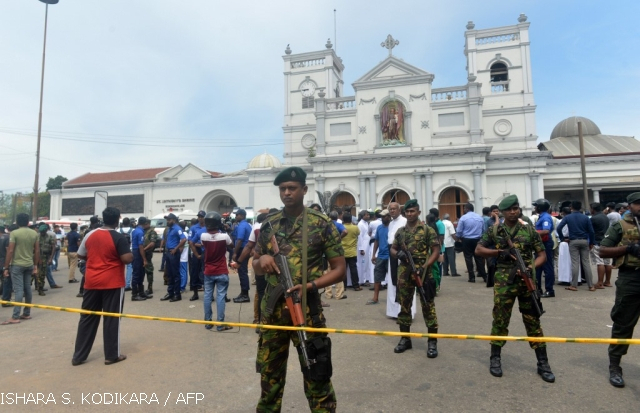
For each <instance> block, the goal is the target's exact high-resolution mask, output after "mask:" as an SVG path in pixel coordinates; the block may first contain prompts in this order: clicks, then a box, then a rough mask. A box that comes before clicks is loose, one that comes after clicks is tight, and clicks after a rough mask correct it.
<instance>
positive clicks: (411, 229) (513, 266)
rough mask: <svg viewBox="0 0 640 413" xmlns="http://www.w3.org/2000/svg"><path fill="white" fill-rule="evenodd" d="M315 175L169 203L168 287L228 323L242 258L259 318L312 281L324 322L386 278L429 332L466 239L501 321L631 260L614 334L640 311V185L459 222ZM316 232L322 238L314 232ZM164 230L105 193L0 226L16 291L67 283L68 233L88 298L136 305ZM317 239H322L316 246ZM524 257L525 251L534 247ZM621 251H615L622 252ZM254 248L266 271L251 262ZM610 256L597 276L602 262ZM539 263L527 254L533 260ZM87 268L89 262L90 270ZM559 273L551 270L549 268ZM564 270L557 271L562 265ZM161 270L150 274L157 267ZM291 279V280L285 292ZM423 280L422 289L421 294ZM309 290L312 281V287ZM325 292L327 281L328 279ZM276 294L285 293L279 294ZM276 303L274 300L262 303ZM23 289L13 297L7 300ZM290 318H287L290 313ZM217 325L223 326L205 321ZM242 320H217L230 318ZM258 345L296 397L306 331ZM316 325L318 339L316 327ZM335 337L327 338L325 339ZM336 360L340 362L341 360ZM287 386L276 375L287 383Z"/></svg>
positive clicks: (533, 318) (405, 341)
mask: <svg viewBox="0 0 640 413" xmlns="http://www.w3.org/2000/svg"><path fill="white" fill-rule="evenodd" d="M304 179H305V174H304V171H302V170H301V169H300V168H288V169H285V170H284V171H283V172H282V173H281V174H280V175H278V177H277V178H276V181H275V182H274V184H275V185H276V186H278V187H279V190H280V195H281V200H282V202H283V204H284V208H283V209H275V208H274V209H271V210H266V209H265V210H261V211H259V215H258V216H257V217H256V222H254V223H250V222H248V221H247V220H246V212H245V211H244V210H242V209H240V210H238V211H237V212H236V214H235V219H234V220H233V222H230V221H225V220H224V219H223V217H222V216H221V215H220V214H218V213H217V212H206V211H200V212H199V213H198V214H197V218H196V219H194V220H193V221H191V222H184V221H180V220H179V219H178V217H177V216H176V215H174V214H172V213H171V214H168V215H167V216H166V217H165V218H166V221H167V228H166V230H165V231H164V234H163V235H162V237H161V240H160V249H161V251H162V267H161V268H160V271H162V273H163V279H164V284H165V286H166V288H167V292H166V294H165V295H164V296H163V297H162V298H161V299H160V300H161V301H167V302H177V301H180V300H182V294H183V293H184V292H185V291H186V288H187V284H188V285H189V289H190V290H191V293H192V296H191V297H190V300H191V301H195V300H199V299H200V296H199V292H204V297H203V309H204V316H203V317H204V319H205V320H207V321H211V320H212V319H213V310H212V303H213V302H216V310H217V314H216V320H217V321H219V322H224V319H225V305H226V303H227V302H229V301H231V300H229V299H228V298H227V292H228V287H229V274H230V272H235V271H237V275H238V277H239V280H240V291H239V294H238V296H237V297H235V298H234V299H233V301H234V302H235V303H240V304H241V303H250V302H251V298H250V292H251V285H252V284H253V285H255V286H256V288H255V295H254V323H268V324H275V325H279V324H282V325H285V324H287V323H290V322H291V321H290V319H289V318H288V317H285V316H284V315H283V314H284V312H285V311H289V308H288V307H287V305H286V304H285V301H284V300H279V296H278V295H277V294H284V296H285V297H288V294H292V293H293V292H298V293H300V294H302V295H303V296H305V297H306V299H303V302H305V300H307V299H308V300H309V301H308V302H307V303H308V307H306V308H304V311H305V313H306V318H307V323H306V324H307V325H309V326H313V327H322V326H324V325H325V321H324V317H323V316H322V308H323V307H328V306H330V304H329V303H327V302H325V301H323V300H322V298H324V299H326V300H327V301H328V300H330V299H337V300H344V299H347V295H346V294H345V291H346V290H348V289H351V290H352V291H354V292H360V291H363V290H364V288H368V289H369V290H370V291H373V295H372V298H371V299H369V300H368V301H367V302H366V304H367V305H377V304H378V303H379V296H380V291H381V290H385V289H386V290H387V294H386V296H387V299H386V315H387V316H388V317H390V318H393V319H395V320H396V322H397V324H398V325H399V329H400V331H401V332H403V333H409V332H410V327H411V325H412V321H413V319H414V317H415V313H416V307H417V305H419V306H420V308H421V310H422V314H423V318H424V322H425V325H426V328H427V331H428V333H430V334H436V333H437V332H438V328H439V325H438V320H437V315H436V307H435V297H437V296H438V294H439V292H440V290H441V285H442V280H443V277H448V276H450V277H459V276H461V274H459V273H458V270H457V268H456V253H462V254H463V256H464V262H465V266H466V269H467V277H468V281H469V282H470V283H475V282H476V279H477V278H481V279H482V280H483V281H484V283H485V285H486V286H487V287H493V289H494V290H493V291H494V308H493V325H492V329H491V334H492V335H494V336H504V335H507V333H508V326H509V322H510V318H511V311H512V308H513V306H514V305H515V301H516V299H517V301H518V306H519V310H520V313H521V314H522V319H523V323H524V325H525V328H526V331H527V334H528V335H529V336H533V337H543V332H542V327H541V324H540V315H541V314H542V313H543V312H544V310H543V309H542V308H543V307H542V302H541V301H540V300H538V298H544V299H550V298H554V297H555V296H556V294H555V288H554V287H555V286H556V285H563V286H565V288H566V290H568V291H572V292H576V291H578V287H580V286H582V285H583V283H586V285H587V288H588V290H589V291H590V292H595V291H597V290H598V289H605V288H607V287H612V283H611V277H612V269H613V268H614V265H615V267H616V268H618V269H619V272H618V281H617V287H618V288H617V292H616V302H615V305H614V308H613V310H612V319H613V322H614V326H613V330H612V337H613V338H631V337H632V334H633V328H634V326H635V324H636V323H637V321H638V318H639V317H640V306H639V305H638V302H640V300H638V298H639V297H638V296H639V295H640V287H638V286H639V285H640V284H639V283H638V282H637V279H638V275H639V274H638V271H639V270H640V243H639V240H640V238H639V235H638V230H639V229H640V225H639V223H638V217H640V193H634V194H631V195H630V196H629V197H628V203H625V204H607V205H606V206H603V205H601V204H600V203H593V204H591V205H590V206H589V207H590V208H589V211H588V213H584V211H583V209H582V204H581V202H579V201H572V202H570V205H568V206H565V205H563V208H562V209H561V211H560V213H559V214H558V216H553V215H552V214H551V204H550V203H549V201H547V200H546V199H538V200H536V201H535V202H534V203H533V207H534V213H533V215H532V216H530V217H527V216H525V215H523V213H522V208H521V205H520V204H519V201H518V199H517V197H516V196H514V195H512V196H508V197H506V198H505V199H503V200H502V201H501V202H500V204H499V205H492V206H491V207H487V208H484V209H483V211H482V215H480V214H477V213H476V212H475V211H474V205H473V204H471V203H467V204H465V205H464V206H463V214H462V216H461V217H459V218H458V219H457V222H453V221H452V220H451V217H450V216H449V215H448V214H445V215H443V216H442V218H440V212H439V210H438V209H437V208H431V209H429V210H428V212H427V213H426V214H424V219H422V218H421V215H422V212H421V209H420V205H419V204H418V202H417V201H416V200H410V201H408V202H407V203H405V204H404V205H400V204H399V203H397V202H391V203H389V205H387V207H386V208H385V209H377V210H375V211H366V210H365V211H361V212H360V213H359V214H358V215H357V219H356V217H354V216H353V215H352V211H351V210H344V211H343V210H342V208H340V207H333V208H331V210H329V211H325V210H324V209H323V207H322V206H321V205H319V204H312V205H311V206H310V208H305V207H304V206H303V204H302V201H303V199H304V195H305V194H306V186H305V185H304V184H305V182H304ZM309 237H310V238H309ZM157 238H158V236H157V234H156V232H155V228H153V227H152V226H151V225H150V221H149V220H148V219H147V218H146V217H140V218H138V219H137V220H132V219H129V218H124V219H122V220H121V217H120V211H118V210H117V209H115V208H112V207H109V208H106V209H105V210H104V211H103V213H102V219H101V220H100V219H98V217H93V218H91V220H90V224H89V225H88V226H87V227H86V228H85V227H83V228H80V231H78V228H77V225H76V224H72V225H71V227H70V229H69V231H68V232H67V233H65V232H64V231H63V229H62V228H59V227H58V226H54V227H53V228H49V226H48V225H47V224H46V223H38V224H35V225H31V226H29V218H28V216H27V215H26V214H19V215H18V217H17V221H16V224H15V225H12V226H10V227H8V228H4V227H0V262H1V263H2V264H3V265H4V267H3V277H2V281H3V283H2V298H3V300H4V301H10V299H11V295H12V292H13V293H14V294H15V297H14V300H15V301H17V302H22V301H23V300H24V301H25V302H26V303H31V302H32V289H31V284H32V283H33V284H35V291H37V292H38V294H39V295H45V294H46V291H47V289H46V288H45V279H48V282H49V287H50V288H62V286H58V285H57V284H56V283H55V280H53V277H52V276H51V272H52V271H57V264H58V260H59V257H60V251H61V250H62V249H63V248H64V247H65V246H66V251H67V253H66V255H67V259H68V263H69V278H68V282H69V283H77V282H79V283H80V291H79V293H78V296H79V297H82V298H83V301H82V308H83V309H87V310H91V311H108V312H121V311H122V305H123V302H124V297H125V292H127V291H131V300H132V301H138V302H144V301H146V300H149V299H151V298H152V297H153V283H154V271H155V270H154V267H153V262H152V259H153V254H154V250H155V249H156V245H157V241H158V239H157ZM303 240H304V242H306V243H308V247H307V250H306V251H305V249H304V248H302V245H303ZM281 253H282V254H284V255H285V256H286V257H287V262H288V265H289V267H290V270H291V272H292V277H294V279H295V281H294V285H295V287H293V288H290V289H289V290H286V291H282V290H278V288H277V286H278V284H279V283H280V281H279V278H278V276H277V274H278V273H279V272H280V269H278V267H277V265H276V264H275V261H274V260H273V256H274V255H278V254H281ZM520 258H522V260H520ZM613 259H615V260H616V261H615V264H614V262H613ZM251 261H252V265H251V267H252V270H253V273H254V280H253V282H251V280H250V276H249V264H250V262H251ZM592 264H593V265H594V266H595V267H596V270H597V279H594V278H593V275H592V273H591V265H592ZM522 265H525V267H522ZM77 269H79V271H80V272H81V273H82V279H81V280H80V281H78V280H77V279H76V277H75V272H76V270H77ZM543 274H544V278H543ZM556 274H557V277H556ZM145 278H146V279H147V288H146V289H145V288H144V280H145ZM278 291H279V292H278ZM416 291H417V292H418V300H416V298H415V297H416ZM303 292H304V293H303ZM321 293H322V294H321ZM274 294H275V295H276V296H275V298H272V297H273V296H274ZM260 303H262V305H260ZM6 306H10V304H3V307H6ZM30 318H31V314H30V308H29V307H24V308H22V307H19V306H15V307H14V308H13V314H12V317H11V318H10V319H8V320H6V321H5V322H3V323H2V324H4V325H9V324H18V323H20V322H21V321H23V320H29V319H30ZM287 320H288V321H287ZM99 323H100V317H99V316H95V315H89V314H83V315H82V316H81V318H80V321H79V324H78V333H77V338H76V347H75V353H74V356H73V359H72V364H73V365H74V366H75V365H79V364H82V363H84V362H85V361H86V359H87V356H88V354H89V352H90V350H91V347H92V345H93V341H94V339H95V334H96V331H97V328H98V326H99ZM103 328H104V340H105V346H104V351H105V364H107V365H109V364H113V363H117V362H119V361H122V360H124V359H126V356H125V355H123V354H120V350H119V334H120V329H119V318H111V317H107V318H106V319H105V320H104V322H103ZM206 328H207V329H212V328H213V325H206ZM228 329H230V327H228V326H224V325H219V326H216V330H217V331H225V330H228ZM256 332H258V333H260V344H259V348H258V356H257V362H258V370H259V371H260V372H261V380H262V396H261V400H260V404H259V406H258V411H261V410H260V409H261V407H260V406H262V408H264V409H265V410H266V407H265V406H273V405H274V403H275V404H276V405H277V404H278V403H281V397H282V392H283V390H284V380H283V381H282V383H280V384H277V385H275V384H274V378H278V377H284V376H283V375H284V371H286V357H285V359H284V360H282V358H272V357H275V356H273V355H274V354H277V352H278V351H285V350H284V348H285V346H286V348H287V350H286V351H287V354H288V346H289V344H288V343H289V340H293V341H294V344H296V346H298V347H299V345H300V343H299V340H297V339H296V338H295V337H296V336H294V335H293V332H286V331H278V330H261V329H257V330H256ZM309 340H310V341H309V342H310V343H312V347H313V351H315V352H316V355H317V356H318V357H317V360H321V359H322V355H324V356H326V357H329V360H328V361H326V362H327V363H329V364H328V365H326V364H325V365H324V366H323V367H322V369H324V370H322V369H320V367H318V369H319V370H322V371H315V372H313V373H312V371H313V370H310V371H309V372H308V374H305V389H306V390H307V396H308V398H309V401H310V403H311V404H312V405H313V404H314V403H315V404H316V405H318V406H325V407H326V406H328V407H331V406H335V394H334V393H333V389H332V388H331V382H330V375H331V374H330V370H331V365H330V351H329V352H328V354H329V355H328V356H327V353H326V352H327V347H329V348H330V341H329V339H328V337H327V336H326V334H310V338H309ZM314 340H315V341H314ZM504 344H505V341H500V340H496V341H492V342H491V355H490V369H489V370H490V373H491V374H492V375H494V376H496V377H501V376H502V364H501V350H502V347H503V346H504ZM530 345H531V347H532V349H533V350H534V351H535V354H536V358H537V361H538V364H537V369H538V374H539V375H540V376H541V377H542V379H543V380H545V381H547V382H554V381H555V376H554V375H553V373H552V371H551V368H550V366H549V360H548V356H547V351H546V345H545V343H544V342H532V343H530ZM411 348H412V343H411V339H410V338H409V337H408V336H402V337H401V339H400V342H399V343H398V345H397V346H396V347H395V348H394V352H396V353H403V352H405V351H407V350H410V349H411ZM627 348H628V346H626V345H623V344H616V345H611V346H610V347H609V359H610V382H611V384H612V385H614V386H616V387H623V386H624V380H623V378H622V369H621V367H620V361H621V358H622V356H623V355H624V354H626V351H627ZM323 352H324V353H323ZM437 356H438V347H437V340H436V339H435V338H434V337H430V338H429V339H428V349H427V357H429V358H435V357H437ZM327 369H328V370H327ZM274 386H275V387H274Z"/></svg>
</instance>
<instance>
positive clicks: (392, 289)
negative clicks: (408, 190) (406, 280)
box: [387, 202, 415, 318]
mask: <svg viewBox="0 0 640 413" xmlns="http://www.w3.org/2000/svg"><path fill="white" fill-rule="evenodd" d="M388 209H389V215H391V223H390V224H389V238H388V239H389V245H392V244H393V240H394V238H395V237H396V232H398V229H399V228H402V227H404V226H405V225H406V224H407V219H406V218H405V217H403V216H402V215H400V204H398V203H397V202H391V203H390V204H389V208H388ZM397 282H398V260H397V259H395V258H391V257H389V273H388V274H387V316H388V317H392V318H397V317H398V314H399V313H400V304H398V303H397V302H396V285H397ZM414 307H415V297H414Z"/></svg>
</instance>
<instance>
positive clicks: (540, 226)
mask: <svg viewBox="0 0 640 413" xmlns="http://www.w3.org/2000/svg"><path fill="white" fill-rule="evenodd" d="M533 208H534V211H535V212H536V213H537V214H538V215H539V216H538V219H537V220H536V224H535V227H536V231H537V232H538V234H540V239H542V243H543V244H544V252H545V254H546V256H547V261H546V262H545V263H544V265H542V266H541V267H540V268H537V269H536V279H537V282H538V290H540V291H542V272H543V271H544V289H545V292H544V294H541V296H542V297H545V298H550V297H555V296H556V293H555V291H554V290H553V285H554V284H555V280H556V274H555V273H554V271H553V238H552V237H551V233H552V232H553V218H551V215H550V214H549V208H551V203H550V202H549V201H547V200H546V199H544V198H540V199H538V200H536V201H535V202H534V203H533Z"/></svg>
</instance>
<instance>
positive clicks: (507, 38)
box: [476, 33, 520, 46]
mask: <svg viewBox="0 0 640 413" xmlns="http://www.w3.org/2000/svg"><path fill="white" fill-rule="evenodd" d="M516 40H520V34H519V33H512V34H503V35H500V36H489V37H478V38H477V39H476V46H481V45H483V44H494V43H503V42H513V41H516Z"/></svg>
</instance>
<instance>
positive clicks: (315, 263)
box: [256, 208, 344, 286]
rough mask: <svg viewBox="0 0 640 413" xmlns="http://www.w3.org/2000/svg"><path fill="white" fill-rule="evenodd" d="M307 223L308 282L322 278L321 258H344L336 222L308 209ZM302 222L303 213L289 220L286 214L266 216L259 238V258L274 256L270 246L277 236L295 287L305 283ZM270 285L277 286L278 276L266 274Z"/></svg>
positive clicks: (281, 212) (257, 245) (276, 213)
mask: <svg viewBox="0 0 640 413" xmlns="http://www.w3.org/2000/svg"><path fill="white" fill-rule="evenodd" d="M306 211H307V214H308V215H307V220H308V235H307V237H308V242H309V245H308V248H307V279H308V280H309V281H312V280H315V279H317V278H320V277H321V276H322V256H323V254H324V256H325V257H326V258H327V260H331V259H332V258H336V257H342V256H344V250H343V248H342V242H341V240H340V235H339V234H338V230H337V229H336V226H335V225H334V224H333V222H332V221H331V220H330V219H329V218H328V217H326V216H325V215H323V214H321V213H319V212H317V211H315V210H313V209H309V208H307V209H306ZM302 220H303V214H300V216H299V217H297V218H291V217H287V216H286V215H285V213H284V211H278V212H274V213H273V214H271V215H269V216H267V218H266V220H265V222H263V223H262V227H260V235H259V237H258V242H257V243H256V251H257V252H258V254H260V255H272V256H273V255H275V254H274V252H273V246H272V244H271V236H272V235H273V234H275V237H276V242H277V243H278V247H279V249H280V253H281V254H282V255H284V256H285V257H287V262H288V263H289V268H290V269H291V276H292V277H293V284H294V285H295V284H300V283H301V282H302ZM265 276H266V280H267V282H268V283H269V284H271V285H274V286H275V285H277V284H278V277H277V275H276V274H272V273H268V274H265Z"/></svg>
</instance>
